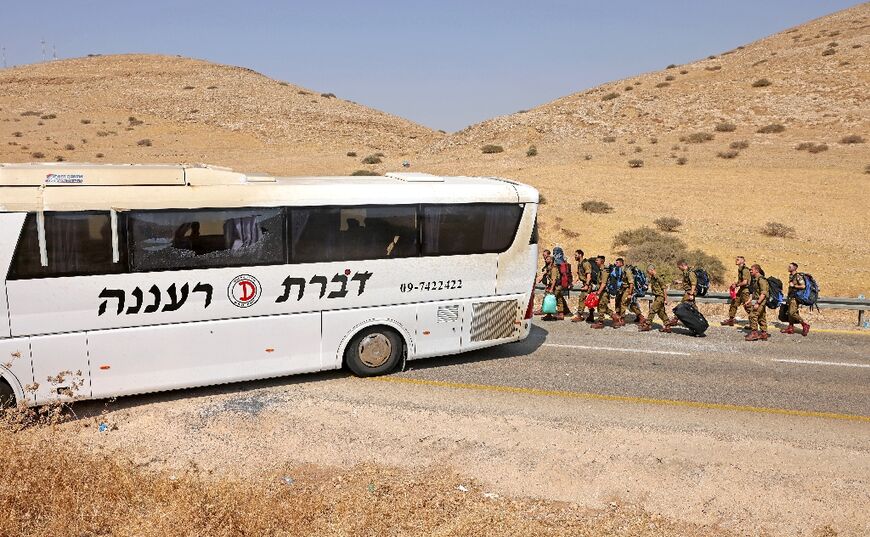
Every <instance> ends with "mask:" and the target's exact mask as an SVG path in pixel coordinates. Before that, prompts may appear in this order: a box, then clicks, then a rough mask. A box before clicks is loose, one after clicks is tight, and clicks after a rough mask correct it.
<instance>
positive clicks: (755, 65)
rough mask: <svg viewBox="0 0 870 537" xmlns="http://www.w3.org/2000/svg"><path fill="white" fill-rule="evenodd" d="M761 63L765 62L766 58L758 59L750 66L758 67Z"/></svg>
mask: <svg viewBox="0 0 870 537" xmlns="http://www.w3.org/2000/svg"><path fill="white" fill-rule="evenodd" d="M762 63H767V58H764V59H763V60H758V61H757V62H755V63H753V64H752V67H758V66H759V65H761V64H762Z"/></svg>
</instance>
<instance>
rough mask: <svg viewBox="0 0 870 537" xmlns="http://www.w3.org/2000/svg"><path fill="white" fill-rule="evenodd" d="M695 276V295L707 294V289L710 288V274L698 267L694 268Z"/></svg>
mask: <svg viewBox="0 0 870 537" xmlns="http://www.w3.org/2000/svg"><path fill="white" fill-rule="evenodd" d="M695 277H696V278H698V284H697V285H695V296H707V291H709V290H710V275H709V274H707V271H706V270H704V269H702V268H701V267H698V268H696V269H695Z"/></svg>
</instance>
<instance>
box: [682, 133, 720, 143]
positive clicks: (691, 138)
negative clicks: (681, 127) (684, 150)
mask: <svg viewBox="0 0 870 537" xmlns="http://www.w3.org/2000/svg"><path fill="white" fill-rule="evenodd" d="M712 139H713V135H712V134H710V133H709V132H693V133H692V134H690V135H688V136H686V138H685V141H686V142H689V143H690V144H702V143H704V142H709V141H710V140H712Z"/></svg>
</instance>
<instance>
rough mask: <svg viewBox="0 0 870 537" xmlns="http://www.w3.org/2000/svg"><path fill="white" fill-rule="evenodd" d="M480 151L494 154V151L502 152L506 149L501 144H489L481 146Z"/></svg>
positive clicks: (485, 153)
mask: <svg viewBox="0 0 870 537" xmlns="http://www.w3.org/2000/svg"><path fill="white" fill-rule="evenodd" d="M480 151H481V152H482V153H483V154H484V155H492V154H494V153H501V152H502V151H504V148H503V147H502V146H500V145H494V144H487V145H485V146H483V147H481V148H480Z"/></svg>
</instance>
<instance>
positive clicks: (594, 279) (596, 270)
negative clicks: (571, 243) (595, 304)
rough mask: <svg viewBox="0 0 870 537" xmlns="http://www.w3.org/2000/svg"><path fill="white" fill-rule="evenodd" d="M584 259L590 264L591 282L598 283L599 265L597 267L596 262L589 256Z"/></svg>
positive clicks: (599, 275)
mask: <svg viewBox="0 0 870 537" xmlns="http://www.w3.org/2000/svg"><path fill="white" fill-rule="evenodd" d="M586 261H588V262H589V264H590V265H592V283H593V284H595V285H598V279H599V278H600V277H601V267H599V266H598V263H596V262H595V259H593V258H591V257H590V258H589V259H587V260H586Z"/></svg>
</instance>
